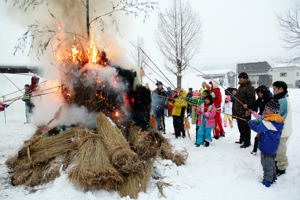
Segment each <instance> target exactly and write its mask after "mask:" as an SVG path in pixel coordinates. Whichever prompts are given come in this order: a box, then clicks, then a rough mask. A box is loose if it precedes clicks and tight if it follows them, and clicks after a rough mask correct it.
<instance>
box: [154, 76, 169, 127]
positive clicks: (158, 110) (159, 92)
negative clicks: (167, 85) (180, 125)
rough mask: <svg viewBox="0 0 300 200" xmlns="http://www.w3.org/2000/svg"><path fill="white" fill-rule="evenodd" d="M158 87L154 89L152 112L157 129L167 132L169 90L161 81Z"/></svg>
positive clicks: (157, 84) (158, 82)
mask: <svg viewBox="0 0 300 200" xmlns="http://www.w3.org/2000/svg"><path fill="white" fill-rule="evenodd" d="M156 86H157V88H156V89H155V90H153V91H152V104H151V113H152V114H153V115H154V117H155V120H156V123H157V130H158V131H162V132H163V133H165V116H164V110H165V106H166V105H167V103H168V100H167V92H166V91H165V90H164V88H163V84H162V82H161V81H157V83H156Z"/></svg>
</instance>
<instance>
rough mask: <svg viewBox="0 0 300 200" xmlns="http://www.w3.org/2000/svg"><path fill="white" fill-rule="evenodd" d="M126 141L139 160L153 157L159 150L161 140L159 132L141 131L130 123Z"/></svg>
mask: <svg viewBox="0 0 300 200" xmlns="http://www.w3.org/2000/svg"><path fill="white" fill-rule="evenodd" d="M128 132H129V133H128V141H129V143H130V145H131V147H132V149H133V150H134V152H136V153H137V154H138V156H139V158H140V159H141V160H149V159H150V158H155V157H156V156H157V154H158V152H159V151H160V147H161V144H162V141H163V138H162V136H161V134H159V133H158V132H156V131H153V130H150V131H142V129H141V128H140V127H138V126H136V125H133V124H131V125H130V126H129V130H128Z"/></svg>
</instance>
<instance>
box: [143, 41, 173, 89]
mask: <svg viewBox="0 0 300 200" xmlns="http://www.w3.org/2000/svg"><path fill="white" fill-rule="evenodd" d="M138 48H139V49H140V50H141V52H142V53H143V54H144V55H145V56H146V57H147V58H148V59H149V60H150V62H152V64H153V65H154V66H155V68H156V69H158V71H159V72H160V73H161V74H162V75H163V76H164V77H165V79H166V80H168V82H169V83H170V84H171V86H173V88H176V87H175V86H174V85H173V83H172V82H171V81H170V80H169V79H168V77H166V75H165V74H164V73H163V72H162V71H161V70H160V69H159V67H158V66H157V65H156V64H155V62H154V61H153V60H152V59H151V58H150V57H149V56H148V55H147V54H146V52H145V51H144V50H143V49H142V48H141V47H138Z"/></svg>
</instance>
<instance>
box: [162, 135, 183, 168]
mask: <svg viewBox="0 0 300 200" xmlns="http://www.w3.org/2000/svg"><path fill="white" fill-rule="evenodd" d="M160 156H161V157H162V158H163V159H167V160H171V161H172V162H173V163H175V164H176V165H177V166H180V165H184V164H185V162H186V160H187V158H188V153H187V151H186V150H184V151H181V152H173V147H172V145H171V144H170V143H169V141H168V140H167V139H165V140H164V142H163V143H162V145H161V151H160Z"/></svg>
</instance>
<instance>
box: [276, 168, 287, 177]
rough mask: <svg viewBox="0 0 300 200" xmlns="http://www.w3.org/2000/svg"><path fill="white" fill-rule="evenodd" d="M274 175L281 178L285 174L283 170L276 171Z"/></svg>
mask: <svg viewBox="0 0 300 200" xmlns="http://www.w3.org/2000/svg"><path fill="white" fill-rule="evenodd" d="M276 174H277V176H281V175H282V174H285V169H284V170H280V169H277V170H276Z"/></svg>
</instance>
